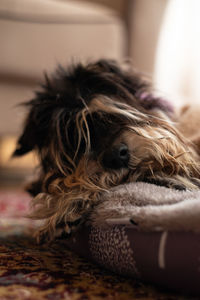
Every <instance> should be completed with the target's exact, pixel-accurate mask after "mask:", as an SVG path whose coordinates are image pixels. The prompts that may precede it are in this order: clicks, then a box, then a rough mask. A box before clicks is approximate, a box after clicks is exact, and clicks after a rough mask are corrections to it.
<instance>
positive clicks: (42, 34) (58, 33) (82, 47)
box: [0, 0, 126, 135]
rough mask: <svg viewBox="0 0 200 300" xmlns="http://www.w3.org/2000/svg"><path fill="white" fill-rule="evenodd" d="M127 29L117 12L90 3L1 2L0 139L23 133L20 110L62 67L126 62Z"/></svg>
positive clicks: (51, 0)
mask: <svg viewBox="0 0 200 300" xmlns="http://www.w3.org/2000/svg"><path fill="white" fill-rule="evenodd" d="M125 47H126V35H125V28H124V24H123V23H122V21H121V20H120V19H119V18H118V17H117V16H116V15H114V13H113V12H112V11H111V10H108V9H106V8H102V7H99V6H97V5H95V6H94V5H91V4H90V5H89V4H87V3H86V2H84V1H80V2H79V3H78V2H73V1H65V2H63V1H59V0H1V1H0V135H2V134H5V133H6V134H7V133H8V134H13V133H16V132H18V130H19V126H20V123H21V120H22V119H23V118H22V112H21V111H22V110H21V109H16V108H14V105H15V104H17V103H19V102H22V101H25V100H27V99H29V98H30V97H32V90H33V89H34V88H35V86H36V84H37V83H38V82H39V81H40V79H41V78H42V77H43V72H44V71H48V72H49V71H51V70H53V69H54V68H55V66H56V64H57V63H61V64H63V65H67V64H68V63H69V61H71V60H75V61H76V60H80V59H81V60H87V59H96V58H100V57H107V58H115V59H121V58H123V57H124V53H125Z"/></svg>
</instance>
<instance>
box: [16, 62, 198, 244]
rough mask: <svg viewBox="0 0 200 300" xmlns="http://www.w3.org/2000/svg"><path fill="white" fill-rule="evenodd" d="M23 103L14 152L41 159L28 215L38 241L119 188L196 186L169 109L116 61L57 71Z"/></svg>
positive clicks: (188, 150) (192, 159)
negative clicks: (130, 184) (133, 183)
mask: <svg viewBox="0 0 200 300" xmlns="http://www.w3.org/2000/svg"><path fill="white" fill-rule="evenodd" d="M27 105H28V106H29V114H28V116H27V119H26V122H25V126H24V131H23V133H22V135H21V137H20V138H19V141H18V147H17V149H16V151H15V153H14V154H15V155H23V154H24V153H27V152H29V151H31V150H36V151H37V153H38V157H39V159H40V166H41V170H40V175H39V179H38V180H37V181H36V182H34V183H33V184H32V185H31V187H30V188H29V191H30V192H31V193H32V194H33V195H34V196H35V198H34V199H33V207H34V210H33V213H32V215H31V217H32V218H36V219H44V220H45V221H44V224H43V226H42V227H41V228H40V230H39V232H38V234H37V236H38V239H39V240H41V239H43V238H44V239H52V238H54V237H55V236H57V235H60V234H61V233H63V232H65V233H70V231H71V230H72V229H73V227H76V226H77V225H80V224H81V223H82V222H83V221H84V220H85V219H86V218H87V215H88V214H89V213H90V211H91V209H92V207H93V206H94V205H96V203H98V201H99V196H100V195H101V193H102V192H107V191H109V189H110V187H113V186H116V185H119V184H121V183H124V182H131V181H144V182H150V183H155V184H158V185H163V186H167V187H170V188H177V189H186V188H189V189H193V188H197V187H199V186H200V184H199V180H198V178H199V173H200V168H199V158H198V155H197V153H196V152H195V150H194V149H193V148H192V146H191V145H190V144H189V142H188V141H187V140H186V139H185V138H184V137H183V136H182V135H181V134H180V133H179V132H178V131H177V130H176V129H175V127H174V125H173V124H172V122H171V121H170V118H169V115H170V114H171V107H170V106H169V105H168V104H167V103H166V102H164V101H161V100H160V99H159V98H156V97H154V96H152V94H151V91H150V88H149V85H148V84H147V82H146V81H144V80H143V79H141V77H140V76H139V75H138V74H137V73H134V72H130V71H125V70H123V69H121V68H119V67H118V65H117V64H116V63H115V62H113V61H104V60H101V61H98V62H96V63H90V64H88V65H85V66H84V65H82V64H79V65H77V66H75V67H73V68H71V69H70V68H69V69H67V70H64V69H62V68H59V70H58V71H57V73H56V74H55V75H54V76H52V78H51V79H49V78H48V77H47V76H46V83H45V85H44V86H43V89H42V90H41V91H40V92H37V93H36V97H35V99H33V100H31V101H30V102H29V103H28V104H27ZM120 147H121V148H120ZM119 149H122V150H121V152H120V159H118V158H119V157H118V156H119ZM116 151H117V152H116ZM116 153H117V158H116Z"/></svg>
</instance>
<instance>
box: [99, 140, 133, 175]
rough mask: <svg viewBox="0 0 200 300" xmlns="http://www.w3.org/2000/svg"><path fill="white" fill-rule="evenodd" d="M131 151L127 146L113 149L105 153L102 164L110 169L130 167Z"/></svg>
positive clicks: (122, 145) (123, 145)
mask: <svg viewBox="0 0 200 300" xmlns="http://www.w3.org/2000/svg"><path fill="white" fill-rule="evenodd" d="M128 162H129V151H128V147H127V146H126V145H125V144H120V145H118V146H115V147H113V148H112V149H111V150H108V151H106V152H105V153H104V156H103V159H102V163H103V166H104V167H106V168H109V169H120V168H125V167H127V166H128Z"/></svg>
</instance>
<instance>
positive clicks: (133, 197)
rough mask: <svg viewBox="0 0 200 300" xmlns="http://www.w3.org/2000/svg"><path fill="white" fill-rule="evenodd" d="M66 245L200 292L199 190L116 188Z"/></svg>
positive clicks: (128, 272)
mask: <svg viewBox="0 0 200 300" xmlns="http://www.w3.org/2000/svg"><path fill="white" fill-rule="evenodd" d="M66 243H67V246H68V247H70V248H71V249H73V250H74V251H76V252H77V253H79V254H81V255H84V256H85V257H87V258H89V259H91V258H92V260H93V261H94V262H96V263H98V264H100V265H101V266H103V267H106V268H107V269H109V270H111V271H114V272H117V273H119V274H122V275H125V276H132V277H137V278H141V279H142V280H144V281H148V282H152V283H156V284H160V285H162V286H164V287H167V288H170V289H175V290H178V291H179V292H189V293H195V294H200V276H199V272H200V191H177V190H172V189H168V188H165V187H160V186H155V185H152V184H147V183H139V182H138V183H130V184H126V185H122V186H118V187H115V188H113V189H111V190H110V192H109V193H105V194H104V195H103V196H102V199H101V201H100V203H99V205H98V206H97V207H96V208H95V209H94V211H93V213H92V214H91V216H90V220H89V222H88V223H87V224H86V226H85V227H84V228H82V229H81V230H80V231H79V232H78V233H77V234H76V235H75V236H74V237H72V238H71V239H70V240H68V241H67V242H66Z"/></svg>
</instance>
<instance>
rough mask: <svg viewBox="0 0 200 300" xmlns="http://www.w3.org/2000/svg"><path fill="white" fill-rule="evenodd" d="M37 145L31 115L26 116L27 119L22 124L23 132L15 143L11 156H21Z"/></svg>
mask: <svg viewBox="0 0 200 300" xmlns="http://www.w3.org/2000/svg"><path fill="white" fill-rule="evenodd" d="M36 144H37V130H36V124H35V122H34V119H33V116H32V113H31V112H30V113H29V114H28V117H27V119H26V121H25V124H24V130H23V132H22V134H21V136H20V137H19V139H18V141H17V147H16V149H15V151H14V153H13V156H21V155H24V154H26V153H28V152H30V151H32V150H33V149H34V148H35V146H36Z"/></svg>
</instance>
